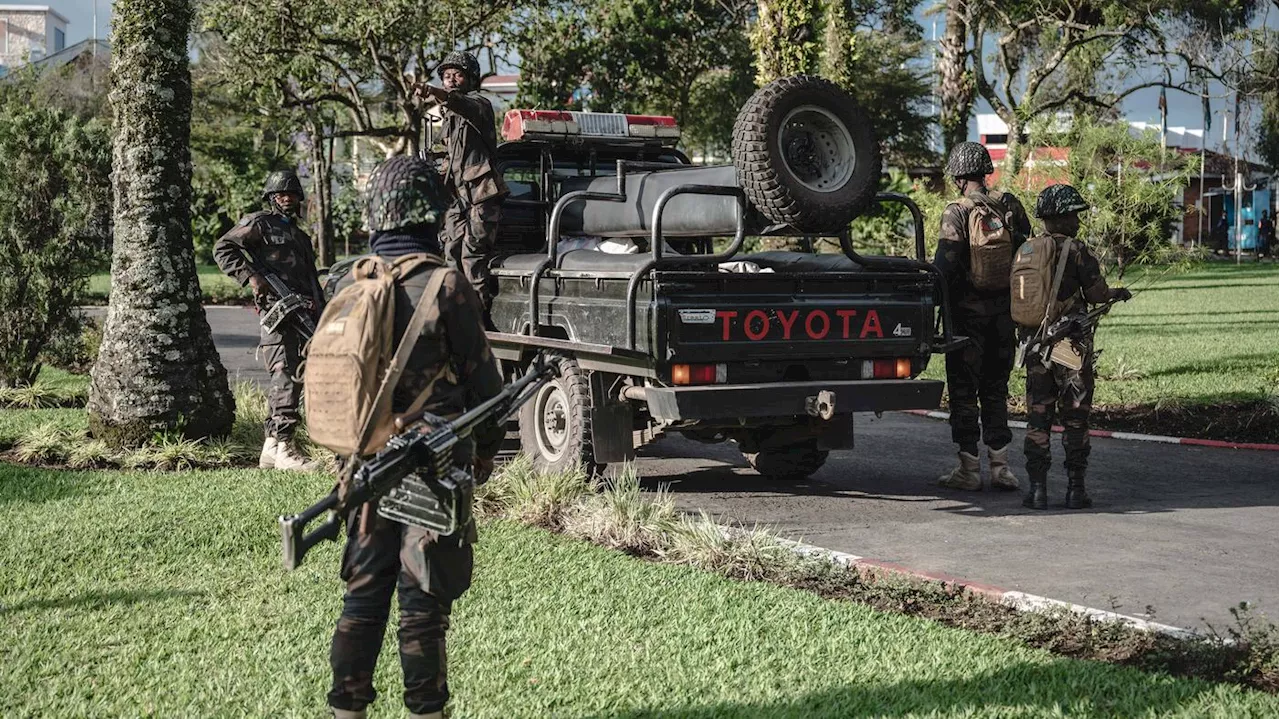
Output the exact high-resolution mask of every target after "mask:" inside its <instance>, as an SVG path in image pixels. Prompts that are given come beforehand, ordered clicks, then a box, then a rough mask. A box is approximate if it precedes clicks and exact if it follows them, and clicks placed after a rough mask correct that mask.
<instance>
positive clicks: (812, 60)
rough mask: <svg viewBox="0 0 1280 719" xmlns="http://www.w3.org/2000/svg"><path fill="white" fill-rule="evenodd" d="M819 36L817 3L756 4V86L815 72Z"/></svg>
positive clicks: (772, 0)
mask: <svg viewBox="0 0 1280 719" xmlns="http://www.w3.org/2000/svg"><path fill="white" fill-rule="evenodd" d="M821 32H822V3H821V0H756V24H755V28H754V29H753V30H752V32H751V44H752V46H753V47H754V48H755V51H756V84H757V85H760V86H761V87H763V86H764V85H767V84H769V83H771V82H773V81H774V80H777V79H778V78H780V77H786V76H788V75H801V74H804V73H815V72H817V71H818V63H819V60H820V57H821V52H822V50H821V48H822V43H821V35H820V34H821Z"/></svg>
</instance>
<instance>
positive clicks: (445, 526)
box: [280, 355, 555, 570]
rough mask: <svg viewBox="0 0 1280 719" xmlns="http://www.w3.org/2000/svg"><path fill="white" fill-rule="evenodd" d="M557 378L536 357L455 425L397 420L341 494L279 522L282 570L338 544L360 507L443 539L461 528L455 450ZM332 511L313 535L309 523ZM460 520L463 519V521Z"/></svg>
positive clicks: (429, 419) (428, 417) (463, 480)
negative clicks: (370, 505)
mask: <svg viewBox="0 0 1280 719" xmlns="http://www.w3.org/2000/svg"><path fill="white" fill-rule="evenodd" d="M554 374H555V369H554V367H553V366H552V365H550V364H548V363H547V362H545V361H544V360H543V358H542V356H541V355H539V356H538V357H537V359H535V361H534V363H533V366H532V367H530V368H529V371H528V372H527V373H525V375H524V376H523V377H521V378H520V379H518V380H516V381H515V382H514V383H512V384H511V385H509V386H507V387H506V388H504V389H503V390H502V392H500V393H498V394H497V395H495V396H494V397H493V398H491V399H489V400H486V401H485V402H483V403H482V404H479V405H477V406H476V407H475V408H474V409H471V410H469V411H467V412H466V413H464V414H463V415H462V416H460V417H458V418H457V419H455V420H453V421H449V420H445V419H443V418H441V417H437V416H435V415H432V414H429V413H427V412H422V413H421V414H419V415H417V416H413V417H409V418H406V419H402V420H401V421H400V422H398V423H397V425H398V426H399V427H400V428H401V429H402V430H403V431H402V432H401V433H400V434H397V435H395V436H394V437H392V438H391V439H390V441H388V442H387V445H386V446H385V447H383V448H382V449H381V450H379V451H378V453H377V454H375V455H374V456H373V457H372V458H371V459H369V460H368V461H366V462H364V463H362V464H360V465H359V466H358V467H357V466H355V465H356V461H355V460H354V459H353V460H352V461H351V463H350V468H349V469H348V471H350V472H351V473H350V475H348V477H347V481H346V487H345V492H344V491H340V489H334V491H332V492H330V493H329V494H328V496H326V497H325V498H324V499H322V500H320V501H319V502H316V503H315V504H313V505H311V506H310V507H307V508H306V509H304V510H303V511H302V512H300V513H298V514H292V515H289V516H282V517H280V537H281V540H282V542H283V551H284V568H285V569H286V570H292V569H296V568H297V567H298V565H300V564H302V559H303V558H304V557H306V556H307V552H308V551H309V550H310V549H311V548H312V547H314V546H315V545H317V544H319V543H320V542H322V541H325V540H333V541H336V540H337V539H338V532H339V529H340V527H341V525H342V515H343V514H344V513H345V512H346V511H347V510H349V509H351V508H353V507H357V506H359V505H361V504H363V503H365V502H370V501H374V500H377V501H378V514H380V515H381V516H383V517H386V518H387V519H393V520H395V521H397V522H404V523H406V524H411V525H415V526H419V527H424V528H426V529H430V530H432V531H434V532H438V533H439V534H440V535H442V536H447V535H450V534H452V533H453V532H455V531H456V530H457V529H458V528H459V527H461V526H464V525H465V523H466V522H465V517H463V516H461V513H462V512H463V511H466V509H467V508H466V507H465V506H463V507H459V503H458V500H459V498H460V497H464V496H465V495H466V494H467V493H469V492H470V491H471V489H472V488H473V486H474V483H475V482H474V479H473V478H472V476H471V475H470V473H468V472H465V471H463V470H461V469H458V468H457V467H455V466H454V464H453V447H454V445H456V444H457V443H458V441H459V440H461V439H463V438H464V437H467V436H470V434H471V433H472V432H473V431H474V430H475V428H476V427H478V426H479V425H480V424H481V423H483V422H485V421H489V420H492V421H496V422H497V423H498V424H499V425H502V424H504V423H505V422H506V420H507V418H508V417H510V416H511V414H512V413H513V412H515V411H516V410H517V409H519V408H520V406H521V405H523V404H524V403H525V402H527V401H528V400H529V399H530V398H532V397H533V395H534V393H535V392H537V391H538V389H539V388H541V387H542V385H544V384H546V383H547V381H548V380H550V379H551V377H552V376H553V375H554ZM325 512H329V517H328V518H327V519H326V520H325V521H324V522H323V523H322V524H321V525H320V526H318V527H316V528H315V529H314V530H312V531H310V532H308V531H306V528H307V524H308V523H310V522H311V520H313V519H315V518H316V517H318V516H320V515H321V514H324V513H325ZM460 520H461V521H460Z"/></svg>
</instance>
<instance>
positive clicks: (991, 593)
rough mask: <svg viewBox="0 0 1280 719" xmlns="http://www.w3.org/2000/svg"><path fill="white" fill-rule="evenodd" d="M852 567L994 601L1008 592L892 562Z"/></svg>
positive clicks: (861, 561)
mask: <svg viewBox="0 0 1280 719" xmlns="http://www.w3.org/2000/svg"><path fill="white" fill-rule="evenodd" d="M854 565H855V566H856V567H858V568H860V569H869V570H872V571H876V570H879V571H884V572H889V573H892V574H898V575H906V576H909V577H913V578H915V579H921V580H924V581H929V582H941V583H942V584H946V585H951V586H954V587H959V588H961V589H963V590H964V591H966V592H972V593H974V594H981V595H984V596H987V597H989V598H991V599H994V600H996V601H1000V600H1002V599H1004V595H1005V594H1007V593H1008V590H1006V589H1001V588H999V587H993V586H991V585H990V584H982V583H980V582H971V581H969V580H967V579H961V578H959V577H953V576H951V575H950V574H943V573H941V572H922V571H920V570H918V569H912V568H911V567H904V566H902V565H901V564H894V563H893V562H884V561H881V560H879V559H859V560H857V561H856V562H854Z"/></svg>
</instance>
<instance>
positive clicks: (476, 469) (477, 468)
mask: <svg viewBox="0 0 1280 719" xmlns="http://www.w3.org/2000/svg"><path fill="white" fill-rule="evenodd" d="M471 475H472V476H473V477H475V480H476V484H484V483H485V482H488V481H489V477H490V476H492V475H493V457H489V458H487V459H486V458H484V457H476V461H475V463H474V465H473V467H472V470H471Z"/></svg>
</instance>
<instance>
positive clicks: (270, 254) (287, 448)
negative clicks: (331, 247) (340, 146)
mask: <svg viewBox="0 0 1280 719" xmlns="http://www.w3.org/2000/svg"><path fill="white" fill-rule="evenodd" d="M262 199H263V201H264V202H266V203H267V204H268V205H269V206H270V209H269V210H266V211H260V212H253V213H250V214H248V215H245V216H244V217H243V218H241V219H240V221H239V222H237V223H236V226H235V227H233V228H232V229H231V231H230V232H228V233H227V234H225V235H223V236H222V237H221V238H220V239H219V240H218V242H217V243H216V244H214V246H213V258H214V260H215V261H216V262H217V263H218V267H219V268H221V270H222V271H223V272H225V273H227V274H228V275H230V276H231V277H232V278H234V279H235V280H236V281H237V282H239V283H240V285H241V286H242V287H243V286H246V285H247V286H249V287H251V288H253V295H254V302H255V303H256V304H257V305H258V307H259V309H264V308H265V307H266V306H267V303H268V294H269V293H270V288H269V286H268V284H267V280H266V278H265V277H263V276H262V275H261V274H258V273H257V272H255V271H254V269H253V267H252V266H250V264H249V262H248V261H247V260H246V259H245V257H244V254H243V253H245V252H247V253H249V254H250V255H251V256H252V257H253V258H254V260H255V263H256V264H257V265H258V266H260V267H265V268H267V270H268V271H270V272H273V273H274V274H276V275H277V276H279V277H280V279H281V280H283V281H284V283H285V284H286V285H288V287H289V289H291V290H293V291H294V292H296V293H298V294H299V295H301V296H302V297H304V298H310V301H311V302H312V303H313V305H312V308H313V310H314V314H315V316H316V317H317V318H318V317H319V316H320V308H321V307H323V306H324V297H323V294H322V292H321V290H320V280H319V278H318V277H317V275H316V257H315V254H314V252H313V251H312V249H311V237H310V236H308V235H307V233H306V232H304V231H303V229H302V228H301V227H299V226H298V208H299V207H300V206H301V204H302V200H303V193H302V183H301V182H299V181H298V176H297V175H296V174H294V173H293V172H292V171H290V170H282V171H279V172H273V173H271V174H270V175H268V176H267V182H266V185H265V186H264V187H263V190H262ZM304 344H306V340H305V339H304V338H303V337H302V336H301V335H300V334H299V333H298V331H297V329H295V328H294V327H293V326H291V325H288V324H285V325H282V326H280V327H279V328H277V330H276V331H275V332H271V331H268V330H267V329H266V328H265V327H263V328H262V330H261V336H260V338H259V340H258V351H259V352H260V353H261V354H262V358H263V361H264V363H265V365H266V368H267V372H268V373H270V374H271V384H270V386H269V387H268V388H267V420H266V423H265V425H266V426H265V430H266V438H265V440H264V441H263V443H262V453H261V454H260V455H259V457H258V466H259V467H262V468H264V469H270V468H272V467H274V468H276V469H313V468H314V467H315V465H314V464H313V463H312V462H309V461H308V460H307V458H306V456H304V455H303V454H302V452H301V451H300V450H299V449H298V447H297V445H296V444H295V443H294V432H295V430H296V429H297V426H298V422H299V420H300V415H299V412H298V407H299V400H300V399H301V397H302V383H301V381H300V379H299V377H298V369H299V366H300V365H301V363H302V348H303V345H304Z"/></svg>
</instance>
